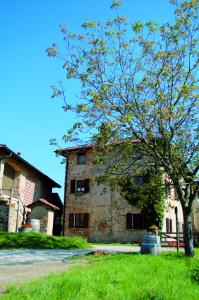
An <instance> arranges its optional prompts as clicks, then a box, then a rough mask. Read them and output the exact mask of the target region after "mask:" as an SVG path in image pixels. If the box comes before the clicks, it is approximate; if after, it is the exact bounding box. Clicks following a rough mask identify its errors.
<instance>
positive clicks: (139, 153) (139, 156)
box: [135, 151, 142, 160]
mask: <svg viewBox="0 0 199 300" xmlns="http://www.w3.org/2000/svg"><path fill="white" fill-rule="evenodd" d="M141 158H142V153H141V152H140V151H136V152H135V159H136V160H139V159H141Z"/></svg>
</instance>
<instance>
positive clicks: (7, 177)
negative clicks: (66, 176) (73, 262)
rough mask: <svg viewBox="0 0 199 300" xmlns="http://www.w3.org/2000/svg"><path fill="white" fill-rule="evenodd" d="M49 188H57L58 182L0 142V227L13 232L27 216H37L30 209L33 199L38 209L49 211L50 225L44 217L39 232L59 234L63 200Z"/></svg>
mask: <svg viewBox="0 0 199 300" xmlns="http://www.w3.org/2000/svg"><path fill="white" fill-rule="evenodd" d="M53 188H60V185H59V184H58V183H56V182H55V181H54V180H52V179H51V178H50V177H48V176H47V175H45V174H43V173H42V172H41V171H40V170H38V169H37V168H35V167H34V166H33V165H31V164H30V163H29V162H27V161H26V160H24V159H23V158H22V157H21V156H20V154H19V153H15V152H14V151H12V150H11V149H9V148H8V147H7V146H6V145H2V144H0V231H9V232H16V231H18V228H19V227H20V226H21V225H22V223H24V222H26V221H27V218H28V217H29V218H36V219H40V215H39V214H36V213H34V214H33V212H32V208H33V207H35V205H33V203H34V204H37V206H38V207H39V208H40V209H41V207H43V209H44V208H46V206H47V207H48V209H49V208H50V211H51V212H52V213H51V219H49V220H50V222H51V223H52V222H53V226H52V224H51V227H49V226H50V225H49V222H48V220H47V222H46V225H45V226H43V232H48V234H52V233H53V232H55V233H56V234H57V235H58V234H60V232H61V215H62V211H63V204H62V202H61V199H60V198H59V195H58V194H57V193H53V191H52V190H53ZM40 199H44V200H45V203H44V202H42V201H39V200H40ZM52 215H53V219H52ZM49 228H51V230H49Z"/></svg>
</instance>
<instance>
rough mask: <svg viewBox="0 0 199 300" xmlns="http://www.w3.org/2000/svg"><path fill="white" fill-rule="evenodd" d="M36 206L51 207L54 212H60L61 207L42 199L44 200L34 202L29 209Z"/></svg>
mask: <svg viewBox="0 0 199 300" xmlns="http://www.w3.org/2000/svg"><path fill="white" fill-rule="evenodd" d="M36 205H42V206H47V207H49V208H51V209H53V210H59V207H57V206H55V205H53V204H51V203H50V202H48V201H47V200H45V199H42V198H40V199H38V200H37V201H34V202H32V203H31V204H29V205H27V207H28V208H32V207H34V206H36Z"/></svg>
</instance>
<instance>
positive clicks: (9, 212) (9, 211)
mask: <svg viewBox="0 0 199 300" xmlns="http://www.w3.org/2000/svg"><path fill="white" fill-rule="evenodd" d="M12 194H13V190H12V189H11V190H10V200H9V210H8V232H10V227H11V226H10V219H11V208H12V207H11V204H12Z"/></svg>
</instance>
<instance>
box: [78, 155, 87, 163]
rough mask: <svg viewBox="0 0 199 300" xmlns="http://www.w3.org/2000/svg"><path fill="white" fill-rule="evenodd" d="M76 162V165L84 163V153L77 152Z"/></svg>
mask: <svg viewBox="0 0 199 300" xmlns="http://www.w3.org/2000/svg"><path fill="white" fill-rule="evenodd" d="M77 164H78V165H85V164H86V154H85V153H78V154H77Z"/></svg>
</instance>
